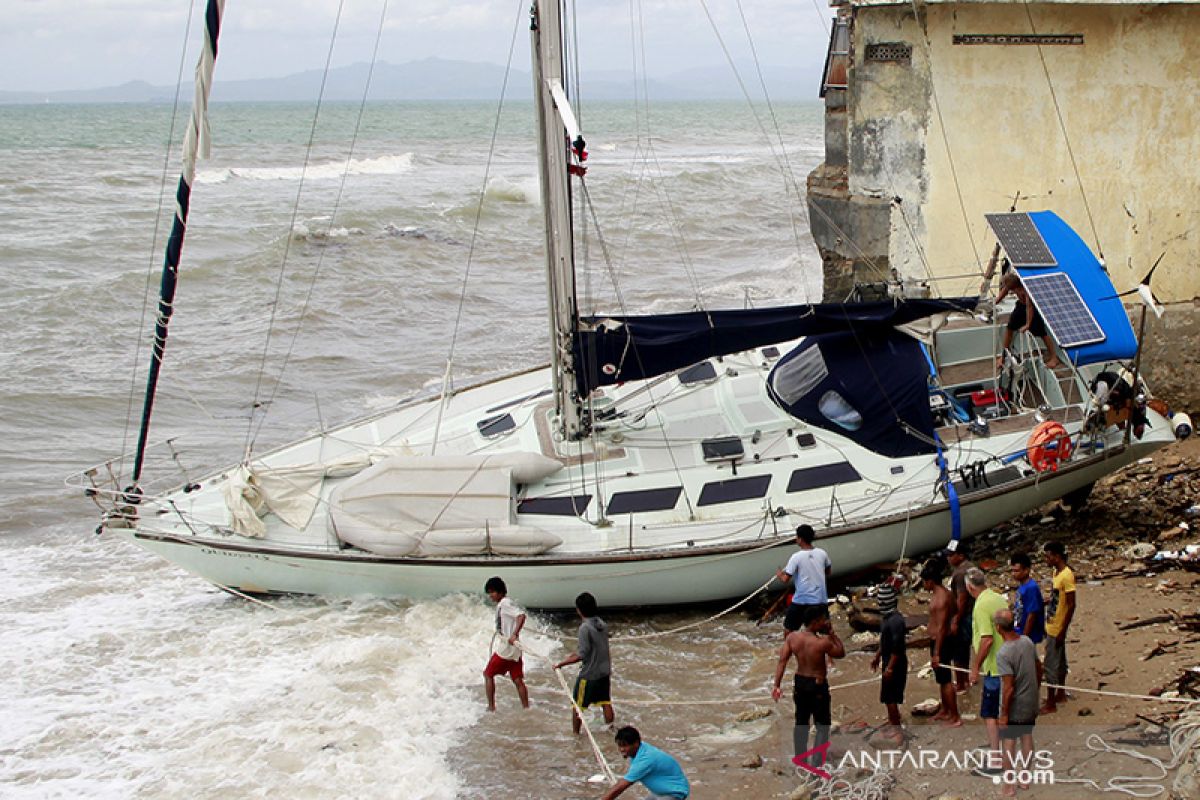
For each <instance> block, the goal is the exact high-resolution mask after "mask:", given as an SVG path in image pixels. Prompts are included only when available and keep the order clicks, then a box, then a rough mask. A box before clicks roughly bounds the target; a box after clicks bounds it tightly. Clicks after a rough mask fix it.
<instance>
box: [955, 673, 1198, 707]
mask: <svg viewBox="0 0 1200 800" xmlns="http://www.w3.org/2000/svg"><path fill="white" fill-rule="evenodd" d="M942 666H943V667H944V668H946V669H949V670H953V671H954V672H966V673H970V672H971V670H969V669H966V668H965V667H952V666H950V665H949V664H943V665H942ZM1042 686H1045V687H1047V688H1049V689H1063V690H1066V691H1072V692H1085V693H1087V694H1098V695H1104V696H1105V697H1124V698H1126V699H1129V700H1147V701H1151V702H1159V703H1183V704H1185V705H1200V700H1198V699H1192V698H1189V697H1155V696H1154V695H1152V694H1131V693H1129V692H1109V691H1106V690H1104V689H1084V688H1083V687H1081V686H1063V685H1060V684H1057V683H1043V684H1042Z"/></svg>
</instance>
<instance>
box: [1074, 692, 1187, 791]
mask: <svg viewBox="0 0 1200 800" xmlns="http://www.w3.org/2000/svg"><path fill="white" fill-rule="evenodd" d="M1170 730H1171V735H1170V740H1169V744H1170V747H1171V760H1170V761H1166V762H1164V761H1163V760H1162V759H1159V758H1155V757H1154V756H1151V755H1147V754H1146V753H1142V752H1139V751H1137V750H1134V749H1133V748H1131V747H1114V746H1113V745H1111V744H1109V743H1108V742H1106V741H1104V738H1103V737H1101V736H1100V735H1099V734H1097V733H1093V734H1091V735H1090V736H1088V737H1087V740H1086V744H1087V748H1088V749H1089V750H1091V751H1093V752H1097V753H1119V754H1120V755H1124V756H1129V757H1130V758H1136V759H1139V760H1141V761H1148V762H1150V763H1151V764H1153V765H1154V766H1156V767H1158V769H1159V771H1160V773H1161V774H1160V775H1147V776H1133V775H1114V776H1113V777H1111V778H1109V779H1108V781H1107V782H1106V783H1104V784H1100V783H1098V782H1096V781H1094V780H1092V779H1090V778H1059V777H1057V776H1055V778H1054V783H1055V784H1059V783H1080V784H1083V785H1085V786H1090V787H1091V788H1092V789H1095V790H1096V791H1098V792H1121V793H1122V794H1127V795H1131V796H1133V797H1157V796H1158V795H1160V794H1162V793H1163V792H1164V791H1166V787H1165V786H1164V785H1163V784H1162V783H1157V781H1162V780H1164V779H1165V778H1166V777H1167V775H1168V774H1169V773H1170V771H1171V770H1173V769H1176V768H1178V767H1179V765H1180V764H1182V763H1183V762H1184V760H1185V759H1187V758H1189V757H1190V756H1192V755H1193V754H1194V753H1195V752H1196V749H1197V748H1198V747H1200V713H1196V712H1188V713H1186V714H1185V715H1184V716H1183V717H1182V718H1181V719H1180V720H1179V721H1178V722H1176V723H1175V724H1174V725H1172V726H1171V728H1170ZM1174 790H1175V791H1176V792H1177V793H1178V794H1179V796H1180V797H1183V796H1184V795H1183V791H1184V787H1182V786H1181V785H1180V781H1179V779H1178V778H1176V781H1175V786H1174Z"/></svg>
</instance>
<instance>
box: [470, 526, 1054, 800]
mask: <svg viewBox="0 0 1200 800" xmlns="http://www.w3.org/2000/svg"><path fill="white" fill-rule="evenodd" d="M815 539H816V533H815V531H814V530H813V528H812V527H811V526H808V525H801V526H800V527H799V528H797V529H796V545H797V550H796V552H795V553H794V554H793V555H792V556H791V558H789V559H788V562H787V564H786V565H785V566H784V567H783V568H782V569H781V570H779V571H778V572H777V573H776V577H777V578H778V579H779V580H780V581H782V582H783V583H785V584H787V583H790V584H792V587H793V592H792V598H791V602H790V604H789V606H788V609H787V612H786V614H785V616H784V629H785V634H784V635H785V639H784V644H783V646H782V648H781V649H780V651H779V658H778V661H777V663H776V668H775V677H774V683H773V686H772V689H771V696H772V699H774V700H776V701H778V700H779V699H780V697H781V696H782V692H783V689H782V682H783V678H784V674H785V673H786V671H787V667H788V664H789V662H791V661H793V660H794V661H795V663H796V668H795V675H794V677H793V688H792V700H793V703H794V704H795V710H796V718H795V726H794V728H793V746H794V749H795V753H796V754H797V756H801V755H803V754H811V755H809V756H808V760H807V762H806V763H810V764H814V765H815V764H819V763H823V762H824V758H825V753H824V750H823V749H822V748H823V746H824V745H826V744H827V743H828V742H829V733H830V728H831V725H832V713H831V700H830V687H829V680H828V670H829V666H830V664H831V663H832V662H833V660H834V659H837V658H842V657H844V656H845V655H846V648H845V645H844V644H843V643H842V641H841V639H839V638H838V635H837V633H836V631H834V628H833V624H832V621H831V619H830V616H829V605H828V604H829V595H828V590H827V585H826V581H827V579H828V577H829V575H830V574H831V573H832V569H833V564H832V562H831V561H830V558H829V554H828V553H826V552H825V550H823V549H822V548H819V547H816V546H815V545H814V541H815ZM1043 550H1044V557H1045V561H1046V563H1047V564H1048V565H1049V566H1050V567H1051V568H1052V569H1053V572H1054V577H1053V582H1052V587H1051V590H1050V592H1049V596H1048V598H1046V599H1043V597H1042V592H1041V589H1040V588H1039V586H1038V583H1037V581H1036V580H1035V579H1034V578H1033V576H1032V562H1031V560H1030V558H1029V556H1028V555H1026V554H1023V553H1017V554H1014V555H1013V556H1012V558H1011V559H1010V562H1011V563H1010V572H1011V575H1012V577H1013V579H1014V580H1015V581H1016V583H1017V590H1016V597H1015V601H1014V604H1013V606H1012V607H1011V608H1010V607H1009V604H1008V601H1007V600H1006V599H1005V597H1004V596H1003V595H1001V594H999V593H998V592H996V591H994V590H992V589H991V588H989V587H988V585H987V576H986V575H985V574H984V572H983V571H982V570H980V569H979V568H978V567H976V566H975V565H974V564H973V563H971V561H970V560H969V558H968V553H967V546H966V544H965V543H964V542H961V541H958V540H955V541H952V542H951V543H950V545H949V546H948V547H947V548H946V549H945V550H944V551H943V552H942V553H940V554H938V555H937V556H935V557H934V558H932V559H930V560H929V561H928V562H926V564H925V566H924V567H923V568H922V570H921V574H920V578H921V584H922V586H923V588H924V589H925V590H926V591H927V592H929V593H930V600H929V624H928V630H929V634H930V637H931V640H932V641H931V644H930V666H931V667H932V668H933V674H934V677H935V680H936V681H937V684H938V691H939V695H940V708H939V710H938V712H937V714H936V716H935V717H934V718H935V719H937V720H940V721H941V723H942V724H943V725H945V726H946V727H960V726H961V725H962V717H961V715H960V714H959V710H958V695H959V694H961V693H963V692H966V691H967V690H968V689H969V688H970V687H971V686H974V685H975V684H977V683H982V695H981V698H980V706H979V716H980V717H981V718H982V719H983V720H984V722H985V725H986V727H987V732H988V740H989V743H990V745H991V748H992V750H993V752H995V753H997V754H1000V753H1003V754H1004V756H1005V758H1006V760H1007V764H1008V766H1009V768H1010V769H1011V768H1012V765H1013V764H1014V763H1015V761H1016V760H1017V753H1018V752H1022V753H1025V754H1028V755H1032V753H1033V727H1034V725H1035V723H1036V721H1037V717H1038V714H1039V713H1041V714H1047V713H1052V712H1054V711H1055V710H1056V707H1057V704H1058V703H1060V702H1062V701H1064V700H1065V699H1066V690H1065V689H1063V688H1061V687H1062V686H1063V684H1064V682H1065V680H1066V676H1067V655H1066V637H1067V630H1068V629H1069V628H1070V625H1071V621H1072V619H1073V618H1074V614H1075V607H1076V602H1075V577H1074V573H1073V572H1072V571H1071V568H1070V567H1069V566H1068V565H1067V560H1066V551H1065V550H1064V548H1063V547H1062V545H1061V544H1060V543H1058V542H1049V543H1047V544H1046V545H1045V547H1044V549H1043ZM948 570H949V572H950V575H949V586H946V585H945V578H946V572H947V571H948ZM900 589H901V585H900V583H899V582H898V581H896V580H889V581H886V582H884V583H883V584H880V585H879V586H878V587H876V588H875V591H874V594H875V600H876V603H877V605H878V607H879V612H880V615H881V622H880V636H879V647H878V651H877V652H876V655H875V657H874V659H872V661H871V669H872V670H880V671H881V680H880V688H879V700H880V702H881V703H882V704H883V705H884V706H885V708H886V712H887V723H886V724H885V726H884V727H883V729H882V732H883V733H884V735H885V736H889V737H891V738H893V739H894V741H895V742H896V743H897V744H902V743H903V741H904V731H903V724H902V717H901V712H900V706H901V705H903V703H904V691H905V687H906V683H907V676H908V672H909V664H908V653H907V632H908V631H907V623H906V621H905V619H904V615H903V614H902V613H901V612H900V610H899V594H900ZM485 592H486V593H487V595H488V597H489V598H490V599H491V600H492V602H494V603H495V604H496V636H495V638H494V640H493V641H494V642H495V645H494V647H493V652H492V655H491V658H490V660H489V661H488V664H487V667H486V668H485V670H484V680H485V687H486V693H487V701H488V710H489V711H494V710H495V708H496V702H495V701H496V689H495V678H496V677H497V676H498V675H508V676H509V677H510V678H511V679H512V681H513V684H514V686H515V687H516V690H517V695H518V697H519V698H520V700H521V704H522V705H523V706H525V707H526V708H528V706H529V694H528V690H527V688H526V686H525V682H524V669H523V660H522V649H521V646H520V643H519V637H520V633H521V629H522V628H523V627H524V625H525V613H524V611H523V610H522V609H521V608H520V607H519V606H517V604H516V603H514V602H513V600H512V599H511V598H509V597H508V590H507V587H506V586H505V584H504V581H503V580H501V579H500V578H498V577H496V578H491V579H490V580H488V582H487V584H486V586H485ZM575 608H576V611H577V613H578V614H579V617H580V619H581V620H582V622H581V624H580V626H579V632H578V643H577V647H576V650H575V651H574V652H572V653H571V654H570V655H568V656H567V657H566V658H565V659H563V660H562V661H560V662H558V663H557V664H555V665H554V669H562V668H563V667H566V666H568V665H571V664H575V663H580V664H582V667H581V669H580V672H579V676H578V677H577V678H576V681H575V687H574V691H573V693H572V701H573V702H572V720H571V725H572V730H573V731H574V732H575V733H576V734H578V733H580V731H581V728H582V725H583V719H582V718H581V716H580V712H581V711H582V709H585V708H588V707H589V706H592V705H597V706H599V707H600V708H601V709H602V711H603V715H604V721H605V723H606V724H608V725H609V726H610V728H611V726H612V724H613V720H614V712H613V707H612V699H611V688H610V677H611V672H612V666H611V659H610V656H609V637H608V626H607V625H606V624H605V622H604V621H603V620H602V619H600V617H599V616H598V613H597V612H598V608H597V603H596V599H595V597H593V596H592V595H591V594H590V593H588V592H584V593H582V594H580V595H579V596H578V597H577V598H576V600H575ZM1042 641H1045V643H1046V644H1045V652H1044V660H1043V659H1039V658H1038V654H1037V644H1038V643H1040V642H1042ZM1043 682H1045V683H1048V684H1049V686H1048V688H1047V693H1046V700H1045V702H1044V703H1043V704H1042V705H1041V707H1040V708H1039V706H1038V690H1039V686H1040V685H1041V684H1042V683H1043ZM810 724H811V725H812V726H814V727H815V729H816V737H815V744H814V746H813V747H812V748H811V749H810V748H809V735H810ZM616 743H617V747H618V749H619V750H620V751H621V753H622V755H623V756H625V757H626V758H628V759H630V768H629V770H628V772H627V773H626V774H625V776H624V777H622V778H621V779H620V780H619V781H618V782H617V783H616V784H615V785H613V786H612V787H611V788H610V789H609V790H608V792H607V793H606V794H605V795H604V798H605V799H606V800H609V799H610V798H615V797H617V796H619V795H620V794H621V793H622V792H624V791H625V790H626V789H628V788H629V787H630V786H632V785H633V784H634V783H637V782H641V783H642V784H643V785H644V786H645V787H646V788H647V789H648V790H649V791H650V792H651V795H650V797H651V798H680V799H681V798H686V797H687V796H688V794H689V792H690V787H689V784H688V780H687V778H686V776H685V775H684V773H683V770H682V768H681V767H680V766H679V762H678V761H676V760H675V759H674V758H672V757H671V756H669V755H667V754H666V753H663V752H662V751H661V750H659V749H657V748H655V747H653V746H652V745H649V744H647V743H645V742H643V741H642V740H641V736H640V734H639V732H638V731H637V729H636V728H633V727H628V726H627V727H623V728H621V729H620V730H618V731H617V732H616ZM818 752H819V753H820V756H819V757H818V756H817V755H816V753H818ZM1004 791H1005V794H1011V793H1012V792H1014V791H1015V788H1014V787H1012V786H1008V785H1006V786H1005V787H1004Z"/></svg>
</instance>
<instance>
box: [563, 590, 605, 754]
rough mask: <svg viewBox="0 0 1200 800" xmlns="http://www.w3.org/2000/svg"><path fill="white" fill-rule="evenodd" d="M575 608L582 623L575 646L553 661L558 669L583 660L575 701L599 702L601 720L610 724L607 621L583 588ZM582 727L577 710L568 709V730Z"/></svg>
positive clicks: (577, 681)
mask: <svg viewBox="0 0 1200 800" xmlns="http://www.w3.org/2000/svg"><path fill="white" fill-rule="evenodd" d="M575 610H576V611H577V612H578V613H579V616H580V618H581V619H582V620H583V623H582V624H581V625H580V626H579V646H578V648H576V650H575V652H574V653H571V655H569V656H567V657H566V658H564V659H563V660H562V661H560V662H558V663H557V664H555V665H554V668H555V669H562V668H563V667H565V666H566V665H568V664H576V663H578V662H580V661H582V662H583V667H582V668H581V669H580V670H579V677H578V678H576V679H575V691H574V693H573V694H574V697H575V705H577V706H579V707H580V708H587V707H588V706H591V705H597V706H600V708H601V710H602V711H603V712H604V721H605V722H606V723H607V724H609V725H612V723H613V707H612V689H611V687H610V685H609V684H610V681H609V678H610V677H611V676H612V661H611V659H610V658H609V656H608V625H606V624H605V623H604V620H602V619H600V617H598V616H596V611H597V608H596V598H595V597H592V594H591V592H584V593H583V594H581V595H579V596H578V597H576V598H575ZM582 727H583V720H582V719H581V718H580V717H579V712H578V711H576V710H575V709H574V708H572V709H571V730H572V731H573V732H574V733H575V735H576V736H578V735H579V731H580V730H581V729H582Z"/></svg>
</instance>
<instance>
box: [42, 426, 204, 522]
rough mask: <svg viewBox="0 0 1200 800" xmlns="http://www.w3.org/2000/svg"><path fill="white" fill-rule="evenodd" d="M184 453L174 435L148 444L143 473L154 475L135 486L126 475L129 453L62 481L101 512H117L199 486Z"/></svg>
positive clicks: (129, 461)
mask: <svg viewBox="0 0 1200 800" xmlns="http://www.w3.org/2000/svg"><path fill="white" fill-rule="evenodd" d="M183 452H184V451H182V450H181V449H180V448H179V446H178V440H177V439H175V438H172V439H164V440H163V441H161V442H156V443H154V444H151V445H149V446H148V447H147V448H146V456H145V460H144V462H143V464H144V468H143V476H146V475H153V476H156V477H153V478H149V479H146V478H145V477H143V479H142V480H140V481H138V483H137V484H136V485H135V484H134V483H133V481H132V478H131V477H130V475H129V470H130V468H131V466H132V463H133V459H132V457H131V456H130V455H129V454H122V455H119V456H114V457H113V458H110V459H108V460H106V461H102V462H100V463H99V464H96V465H95V466H92V467H88V468H87V469H83V470H80V471H79V472H75V473H72V474H70V475H68V476H67V477H66V479H65V481H64V483H66V485H67V486H69V487H71V488H72V489H77V490H79V491H81V492H82V493H83V494H84V496H85V497H89V498H91V499H92V500H93V501H94V502H95V503H96V505H97V506H98V507H99V508H100V511H101V513H102V514H105V515H106V516H107V515H110V514H112V513H120V512H121V510H122V509H126V508H127V507H129V506H138V505H141V504H142V503H145V502H148V501H153V500H156V499H158V498H160V497H163V496H165V495H167V494H168V493H170V492H172V491H176V490H182V491H184V492H191V491H194V490H195V489H197V488H199V483H197V482H195V481H193V480H192V479H191V477H190V475H189V470H188V469H187V468H185V467H184V466H183V463H182V461H181V456H182V455H183Z"/></svg>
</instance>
